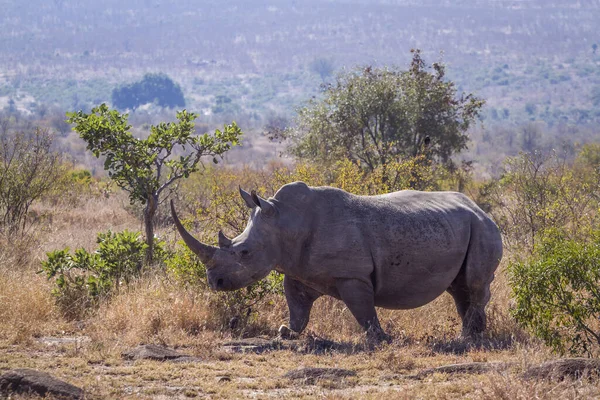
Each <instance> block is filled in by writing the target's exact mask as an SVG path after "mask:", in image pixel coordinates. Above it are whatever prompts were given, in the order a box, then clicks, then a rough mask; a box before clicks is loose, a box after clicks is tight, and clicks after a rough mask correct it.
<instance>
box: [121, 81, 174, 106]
mask: <svg viewBox="0 0 600 400" xmlns="http://www.w3.org/2000/svg"><path fill="white" fill-rule="evenodd" d="M112 102H113V104H114V106H115V107H117V108H118V109H120V110H126V109H132V110H135V109H136V108H138V107H139V106H142V105H144V104H147V103H156V104H157V105H159V106H161V107H170V108H174V107H185V99H184V98H183V92H182V91H181V87H179V85H177V84H176V83H174V82H173V81H172V80H171V78H169V77H168V76H167V75H165V74H146V75H144V77H143V78H142V80H141V81H138V82H135V83H132V84H130V85H123V86H121V87H119V88H116V89H114V90H113V92H112Z"/></svg>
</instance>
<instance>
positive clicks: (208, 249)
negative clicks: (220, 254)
mask: <svg viewBox="0 0 600 400" xmlns="http://www.w3.org/2000/svg"><path fill="white" fill-rule="evenodd" d="M171 215H172V216H173V220H174V221H175V226H176V227H177V230H178V231H179V234H180V235H181V237H182V238H183V241H184V242H185V244H186V245H187V246H188V247H189V248H190V250H192V251H193V252H194V253H196V255H197V256H198V257H199V258H200V260H201V261H202V262H203V263H204V264H206V263H208V262H209V261H210V260H211V259H212V257H213V255H214V254H215V251H217V248H216V247H214V246H208V245H206V244H204V243H201V242H199V241H198V240H197V239H196V238H195V237H193V236H192V235H190V234H189V232H188V231H186V230H185V228H184V227H183V225H181V222H180V221H179V218H178V217H177V213H176V212H175V205H174V204H173V200H171Z"/></svg>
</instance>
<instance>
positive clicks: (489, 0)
mask: <svg viewBox="0 0 600 400" xmlns="http://www.w3.org/2000/svg"><path fill="white" fill-rule="evenodd" d="M0 7H1V9H2V13H1V14H0V108H2V107H4V106H6V105H7V104H8V102H9V100H11V99H12V100H13V106H16V107H17V108H19V109H21V110H24V109H28V110H30V111H36V109H37V108H39V106H40V104H42V103H44V104H56V105H58V106H59V107H60V108H62V109H74V108H81V107H83V108H86V107H90V106H91V105H93V104H97V103H99V102H101V101H109V100H110V93H111V90H112V89H113V88H114V87H116V86H117V85H118V84H120V83H124V82H131V81H133V80H136V79H139V78H140V77H141V76H142V75H143V74H144V73H146V72H149V71H152V72H164V73H167V74H168V75H169V76H171V77H172V78H174V79H175V80H177V81H178V82H179V83H180V84H181V85H182V87H183V89H184V93H185V96H186V99H187V102H188V106H189V107H190V108H193V109H195V110H199V111H201V112H202V113H204V114H205V115H207V116H208V115H210V114H213V116H212V117H211V118H213V119H215V120H216V121H221V120H226V119H227V118H228V117H230V116H232V115H233V116H238V115H240V114H244V115H246V116H248V118H250V119H251V120H257V121H260V120H261V119H264V116H265V115H267V114H269V113H273V112H275V113H290V112H291V111H292V110H293V109H294V108H295V107H296V106H298V105H299V104H301V102H302V101H304V100H306V99H307V98H309V97H310V96H313V95H317V94H318V91H319V85H320V83H321V78H320V77H319V75H318V74H316V73H315V72H314V71H312V70H311V68H310V65H311V63H312V62H313V61H314V60H315V59H325V60H326V61H327V62H330V63H331V64H332V65H333V66H334V67H335V69H339V68H342V67H351V66H354V65H356V64H362V65H364V64H377V65H384V64H399V65H405V64H406V62H407V61H408V59H409V57H410V54H409V49H410V48H413V47H418V48H421V49H422V50H423V52H424V55H425V57H426V59H427V60H428V61H431V62H433V61H438V60H439V59H440V58H442V59H443V60H444V61H445V62H446V63H448V65H449V76H450V77H451V78H452V79H455V80H456V81H457V82H458V83H459V84H460V87H461V89H464V90H469V91H476V92H477V93H478V94H479V95H480V96H482V97H484V98H486V99H488V107H487V109H486V117H487V118H488V119H489V120H491V121H494V120H495V121H504V122H517V123H520V122H523V121H527V120H534V119H539V120H544V121H546V122H547V123H549V124H551V125H552V124H555V123H558V122H560V123H563V122H568V123H573V124H584V125H586V124H592V125H595V124H597V122H598V121H599V120H600V111H598V107H597V105H598V104H600V68H599V65H600V57H599V56H598V55H596V54H595V53H596V51H595V50H594V47H593V45H594V44H595V43H600V28H599V26H600V25H599V24H598V21H599V20H600V4H599V3H598V2H597V1H592V0H589V1H543V0H532V1H525V0H521V1H519V0H513V1H493V0H463V1H449V0H428V1H416V0H415V1H412V0H406V1H402V0H397V1H392V0H388V1H366V0H360V1H358V0H357V1H343V0H331V1H275V0H274V1H262V0H253V1H242V0H226V1H198V0H188V1H165V0H154V1H142V0H127V1H115V0H107V1H102V2H94V1H89V0H85V1H81V2H68V1H64V0H54V1H52V2H48V1H41V0H33V1H30V2H28V3H27V5H26V6H25V5H24V4H23V3H22V2H21V1H16V0H2V1H0ZM440 52H443V56H440ZM217 96H226V97H227V101H228V103H227V104H228V107H227V108H226V109H225V110H215V103H216V99H217ZM221 98H223V97H221ZM215 111H219V112H222V113H223V115H221V116H219V115H214V114H215V113H216V112H215Z"/></svg>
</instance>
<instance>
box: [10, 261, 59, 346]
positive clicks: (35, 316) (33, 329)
mask: <svg viewBox="0 0 600 400" xmlns="http://www.w3.org/2000/svg"><path fill="white" fill-rule="evenodd" d="M50 291H51V289H50V287H49V285H48V284H47V282H46V280H45V279H44V278H43V277H41V276H39V275H37V274H35V273H34V272H33V271H32V270H25V271H19V270H16V271H15V270H9V269H8V268H7V266H6V265H5V266H2V267H0V340H2V341H8V342H9V343H13V344H17V343H27V342H28V341H30V340H31V339H32V338H33V337H36V336H40V335H44V334H48V333H51V332H55V331H57V330H62V329H63V328H64V324H65V323H64V321H63V320H62V318H61V317H60V315H59V314H58V312H57V309H56V307H55V305H54V299H53V298H52V295H51V294H50Z"/></svg>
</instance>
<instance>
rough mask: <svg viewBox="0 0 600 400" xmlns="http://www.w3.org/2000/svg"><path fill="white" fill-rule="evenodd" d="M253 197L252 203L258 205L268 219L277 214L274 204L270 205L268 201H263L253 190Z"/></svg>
mask: <svg viewBox="0 0 600 400" xmlns="http://www.w3.org/2000/svg"><path fill="white" fill-rule="evenodd" d="M250 195H251V196H252V201H254V203H256V205H257V206H258V207H259V208H260V212H261V213H262V214H263V215H266V216H267V217H270V216H271V215H273V214H275V207H274V206H273V204H271V203H269V202H268V201H267V200H265V199H263V198H262V197H260V196H259V195H257V194H256V192H255V191H254V190H253V191H252V193H251V194H250Z"/></svg>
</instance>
